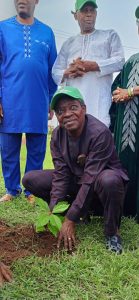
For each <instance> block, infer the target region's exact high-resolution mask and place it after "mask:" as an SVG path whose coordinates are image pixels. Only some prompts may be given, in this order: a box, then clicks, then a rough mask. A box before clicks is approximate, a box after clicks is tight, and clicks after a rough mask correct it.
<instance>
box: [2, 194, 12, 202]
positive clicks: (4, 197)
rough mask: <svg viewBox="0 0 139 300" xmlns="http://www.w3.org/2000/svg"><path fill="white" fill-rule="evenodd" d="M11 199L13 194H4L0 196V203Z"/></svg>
mask: <svg viewBox="0 0 139 300" xmlns="http://www.w3.org/2000/svg"><path fill="white" fill-rule="evenodd" d="M12 199H13V196H12V195H11V194H5V195H4V196H2V197H1V198H0V203H2V202H6V201H11V200H12Z"/></svg>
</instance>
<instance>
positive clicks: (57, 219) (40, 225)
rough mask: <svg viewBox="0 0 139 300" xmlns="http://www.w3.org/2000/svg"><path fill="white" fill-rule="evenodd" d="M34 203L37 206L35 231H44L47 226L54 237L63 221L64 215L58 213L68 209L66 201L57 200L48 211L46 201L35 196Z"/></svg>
mask: <svg viewBox="0 0 139 300" xmlns="http://www.w3.org/2000/svg"><path fill="white" fill-rule="evenodd" d="M36 204H37V207H38V208H39V210H38V215H37V219H36V221H35V230H36V232H38V233H40V232H44V231H45V230H46V228H47V229H48V230H49V231H50V232H51V233H52V234H53V235H54V236H55V237H56V236H57V234H58V232H59V231H60V229H61V227H62V223H63V221H64V217H63V216H62V215H60V214H61V213H63V212H64V211H66V210H67V209H68V207H69V204H68V202H65V201H61V202H59V203H58V204H56V205H55V206H54V208H53V210H52V211H50V208H49V206H48V204H47V202H45V201H44V200H42V199H39V198H37V199H36Z"/></svg>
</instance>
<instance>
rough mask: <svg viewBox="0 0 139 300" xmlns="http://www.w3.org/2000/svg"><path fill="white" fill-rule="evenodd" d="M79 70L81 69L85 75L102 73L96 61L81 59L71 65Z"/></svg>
mask: <svg viewBox="0 0 139 300" xmlns="http://www.w3.org/2000/svg"><path fill="white" fill-rule="evenodd" d="M70 67H74V68H76V69H77V70H78V69H79V68H80V69H82V71H83V72H84V73H88V72H96V71H100V69H99V66H98V64H97V63H96V62H95V61H89V60H82V59H81V58H80V57H79V58H77V59H76V60H73V62H72V63H71V64H70Z"/></svg>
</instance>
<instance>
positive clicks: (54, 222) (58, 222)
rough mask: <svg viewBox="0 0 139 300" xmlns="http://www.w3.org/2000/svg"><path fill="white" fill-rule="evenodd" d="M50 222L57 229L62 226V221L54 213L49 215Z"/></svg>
mask: <svg viewBox="0 0 139 300" xmlns="http://www.w3.org/2000/svg"><path fill="white" fill-rule="evenodd" d="M50 224H51V225H52V226H54V227H56V228H57V229H58V231H59V230H60V229H61V227H62V222H61V220H60V218H59V217H58V216H56V215H50Z"/></svg>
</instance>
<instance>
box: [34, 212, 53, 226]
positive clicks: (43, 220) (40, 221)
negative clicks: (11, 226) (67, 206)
mask: <svg viewBox="0 0 139 300" xmlns="http://www.w3.org/2000/svg"><path fill="white" fill-rule="evenodd" d="M49 220H50V215H47V214H44V213H42V214H40V215H39V216H38V217H37V220H36V223H35V226H36V227H42V226H45V225H47V224H48V222H49Z"/></svg>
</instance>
